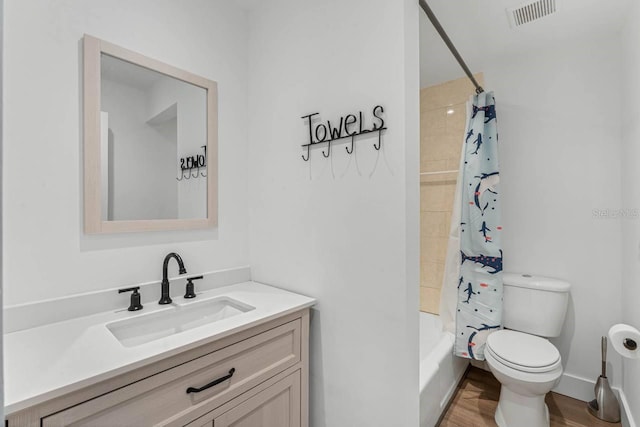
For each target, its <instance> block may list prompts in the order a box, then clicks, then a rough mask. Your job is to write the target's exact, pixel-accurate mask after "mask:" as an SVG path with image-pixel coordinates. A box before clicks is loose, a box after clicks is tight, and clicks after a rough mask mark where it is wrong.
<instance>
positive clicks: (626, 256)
mask: <svg viewBox="0 0 640 427" xmlns="http://www.w3.org/2000/svg"><path fill="white" fill-rule="evenodd" d="M638 19H640V3H638V2H633V4H632V7H631V10H630V11H629V14H628V21H627V23H626V25H625V28H624V30H623V32H622V49H623V50H622V58H623V63H622V73H623V74H622V87H623V88H624V90H623V92H622V93H623V95H622V96H623V98H622V195H623V196H622V206H623V208H624V209H629V210H631V211H632V212H638V211H640V184H639V183H640V168H639V167H638V161H640V102H638V100H639V99H640V44H639V43H638V40H640V27H639V26H638ZM638 295H640V218H639V217H638V216H637V215H636V216H632V217H630V218H626V219H623V220H622V321H623V322H624V323H627V324H630V325H633V326H634V327H636V328H640V310H638V301H640V298H639V297H638ZM623 370H624V379H623V384H622V390H623V392H624V394H625V396H626V400H627V402H628V404H629V409H630V412H631V416H632V417H633V421H635V424H636V425H637V424H638V423H640V360H629V359H623ZM630 424H631V422H630Z"/></svg>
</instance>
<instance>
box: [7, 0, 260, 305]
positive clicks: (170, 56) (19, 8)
mask: <svg viewBox="0 0 640 427" xmlns="http://www.w3.org/2000/svg"><path fill="white" fill-rule="evenodd" d="M4 22H5V24H6V26H5V45H4V47H5V58H6V62H5V75H4V83H5V85H4V87H5V96H4V105H5V107H6V109H5V112H4V114H5V123H6V126H5V129H4V141H5V157H4V159H5V161H4V164H3V167H2V171H3V174H4V175H3V176H4V188H3V198H4V224H5V228H4V241H3V246H4V257H5V258H4V261H5V271H4V290H5V296H4V303H5V304H7V305H15V304H21V303H27V302H30V301H37V300H43V299H50V298H57V297H63V296H66V295H72V294H76V293H82V292H91V291H99V290H102V289H110V288H113V287H116V286H118V285H119V284H122V283H136V282H145V281H149V280H154V279H159V278H160V276H161V267H162V265H161V264H162V259H163V257H164V255H165V254H166V253H168V252H170V251H177V252H178V253H180V254H181V255H182V257H183V258H184V260H185V263H186V265H187V268H188V270H189V271H190V272H204V271H212V270H219V269H225V268H233V267H238V266H244V265H247V264H248V231H247V227H248V212H247V191H248V187H247V179H248V178H247V175H248V174H247V166H246V165H247V160H246V159H247V155H248V154H247V138H248V131H247V127H246V121H247V119H248V116H247V108H248V107H247V104H248V92H247V40H248V29H247V17H246V12H245V11H244V10H242V9H240V8H239V7H238V6H236V5H235V3H234V2H229V1H226V0H185V1H180V2H176V1H155V0H139V1H135V2H131V1H126V0H65V1H57V0H33V1H25V2H23V1H12V2H7V4H6V10H5V21H4ZM84 33H87V34H91V35H94V36H96V37H99V38H103V39H105V40H108V41H110V42H112V43H115V44H119V45H121V46H124V47H126V48H128V49H131V50H134V51H138V52H141V53H143V54H145V55H147V56H150V57H152V58H155V59H158V60H161V61H164V62H167V63H170V64H172V65H174V66H176V67H179V68H183V69H185V70H188V71H191V72H193V73H195V74H199V75H202V76H204V77H206V78H209V79H212V80H216V81H217V82H218V88H219V123H220V127H219V158H220V166H219V206H220V213H219V224H220V226H219V228H218V229H215V230H208V231H193V232H158V233H145V234H127V235H125V234H122V235H113V236H90V237H87V236H83V233H82V166H81V165H82V150H81V142H82V141H81V136H80V135H81V128H82V125H81V121H80V120H81V115H80V111H81V105H82V104H81V86H80V82H81V74H80V70H81V64H82V60H81V56H80V47H81V43H80V41H81V39H82V36H83V34H84ZM174 268H175V266H173V265H172V267H171V269H172V270H173V269H174Z"/></svg>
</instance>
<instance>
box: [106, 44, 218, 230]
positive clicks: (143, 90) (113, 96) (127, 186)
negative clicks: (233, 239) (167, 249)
mask: <svg viewBox="0 0 640 427" xmlns="http://www.w3.org/2000/svg"><path fill="white" fill-rule="evenodd" d="M100 62H101V65H100V68H101V69H100V71H101V76H102V79H101V81H100V93H101V98H100V110H101V113H100V116H101V117H100V118H101V147H100V148H101V170H102V177H101V186H102V220H103V221H114V220H116V221H122V220H147V219H187V218H205V217H206V216H207V205H206V201H207V193H206V190H207V181H206V179H205V177H206V175H207V174H206V166H202V167H197V168H196V170H194V171H193V173H189V174H188V178H190V179H184V178H183V175H184V174H183V173H182V168H181V164H180V162H179V159H180V158H188V157H190V156H193V155H198V154H200V153H202V152H203V147H206V142H207V141H206V139H207V120H206V111H207V98H206V95H207V93H206V90H205V89H203V88H201V87H197V86H194V85H192V84H189V83H186V82H183V81H181V80H178V79H175V78H173V77H170V76H167V75H164V74H161V73H158V72H156V71H153V70H149V69H147V68H144V67H141V66H139V65H135V64H132V63H130V62H126V61H123V60H121V59H118V58H115V57H113V56H110V55H106V54H104V53H103V54H102V55H101V61H100ZM183 163H184V162H183ZM184 166H185V167H186V165H184ZM196 174H197V175H198V176H197V177H196V176H195V175H196Z"/></svg>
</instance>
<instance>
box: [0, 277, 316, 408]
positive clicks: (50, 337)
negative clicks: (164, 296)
mask: <svg viewBox="0 0 640 427" xmlns="http://www.w3.org/2000/svg"><path fill="white" fill-rule="evenodd" d="M219 296H227V297H229V298H233V299H236V300H238V301H240V302H243V303H245V304H249V305H251V306H253V307H255V309H254V310H251V311H248V312H246V313H242V314H239V315H236V316H233V317H229V318H226V319H222V320H219V321H216V322H213V323H210V324H207V325H203V326H200V327H197V328H194V329H191V330H187V331H184V332H181V333H178V334H175V335H171V336H168V337H164V338H160V339H158V340H155V341H151V342H148V343H145V344H141V345H138V346H135V347H124V346H123V345H122V344H121V343H120V342H119V341H118V340H117V339H116V338H115V337H114V336H113V334H112V333H111V332H110V331H109V330H108V329H107V327H106V324H107V323H110V322H113V321H116V320H121V319H127V318H131V317H136V316H140V315H143V314H147V313H152V312H157V311H161V310H166V309H167V306H161V305H158V304H157V303H153V304H145V306H144V309H143V310H142V311H138V312H130V311H127V310H126V307H125V308H123V309H121V310H118V311H108V312H103V313H98V314H95V315H91V316H85V317H79V318H75V319H70V320H66V321H63V322H58V323H52V324H48V325H44V326H39V327H36V328H32V329H27V330H23V331H19V332H13V333H9V334H5V335H4V396H5V415H9V414H11V413H13V412H16V411H19V410H22V409H25V408H28V407H30V406H33V405H36V404H38V403H42V402H44V401H47V400H49V399H52V398H55V397H58V396H61V395H64V394H66V393H69V392H72V391H75V390H78V389H80V388H83V387H86V386H89V385H92V384H95V383H97V382H99V381H103V380H105V379H108V378H112V377H114V376H116V375H120V374H122V373H125V372H129V371H132V370H134V369H136V368H139V367H141V366H144V365H147V364H149V363H152V362H155V361H157V360H161V359H164V358H166V357H170V356H172V355H174V354H177V353H180V352H183V351H185V350H189V349H191V348H195V347H198V346H200V345H203V344H205V343H208V342H212V341H215V340H217V339H220V338H223V337H225V336H228V335H231V334H234V333H236V332H239V331H242V330H245V329H248V328H250V327H253V326H255V325H257V324H260V323H264V322H266V321H269V320H271V319H273V318H275V317H279V316H282V315H284V314H288V313H292V312H295V311H298V310H301V309H303V308H307V307H310V306H312V305H313V304H314V303H315V300H314V299H313V298H309V297H306V296H303V295H299V294H295V293H292V292H288V291H284V290H282V289H278V288H274V287H271V286H267V285H263V284H260V283H256V282H244V283H238V284H235V285H231V286H225V287H222V288H217V289H212V290H209V291H205V292H202V293H199V294H198V297H197V298H196V299H195V300H184V299H183V298H182V297H179V298H174V303H175V304H186V303H189V302H192V301H204V300H207V299H210V298H215V297H219Z"/></svg>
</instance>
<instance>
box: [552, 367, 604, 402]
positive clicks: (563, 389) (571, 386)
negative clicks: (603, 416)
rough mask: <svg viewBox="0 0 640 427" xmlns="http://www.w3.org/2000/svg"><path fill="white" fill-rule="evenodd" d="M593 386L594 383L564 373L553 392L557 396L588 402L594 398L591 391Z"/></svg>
mask: <svg viewBox="0 0 640 427" xmlns="http://www.w3.org/2000/svg"><path fill="white" fill-rule="evenodd" d="M595 385H596V382H595V381H592V380H590V379H587V378H582V377H578V376H576V375H572V374H567V373H564V374H562V377H561V378H560V382H559V383H558V385H557V386H556V387H555V388H554V389H553V391H554V392H555V393H558V394H563V395H565V396H569V397H573V398H574V399H578V400H582V401H584V402H589V401H591V400H593V398H594V397H595V394H594V391H593V388H594V387H595Z"/></svg>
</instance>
